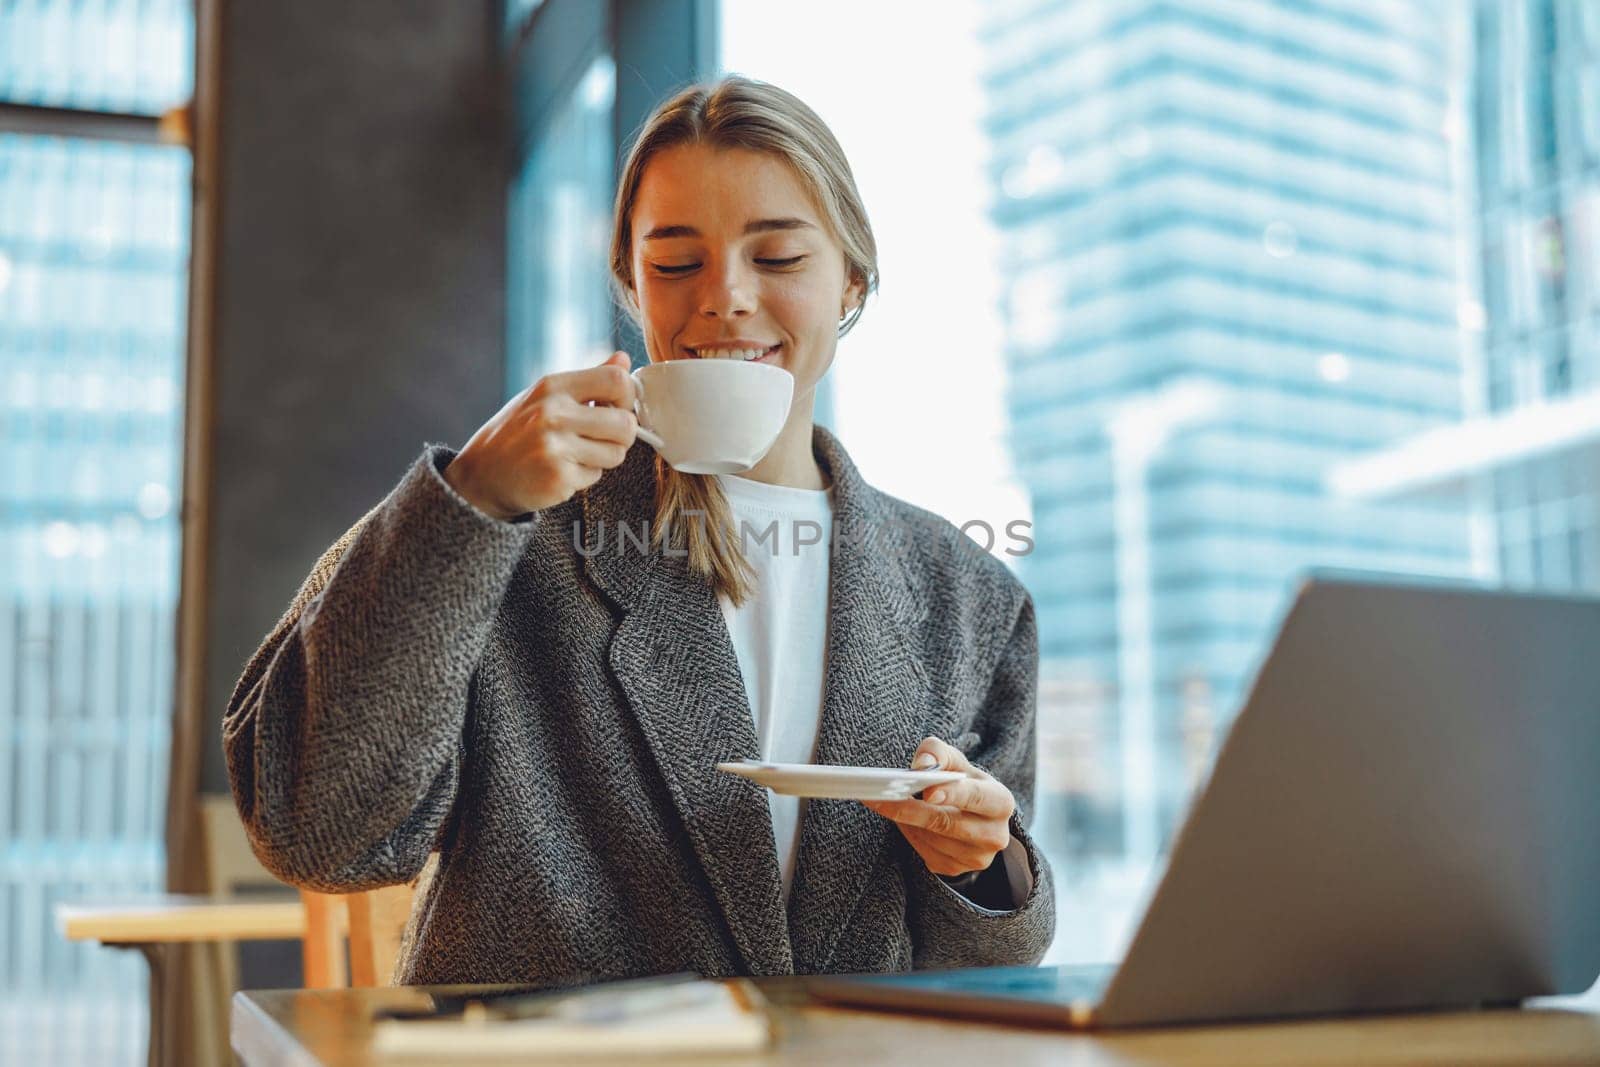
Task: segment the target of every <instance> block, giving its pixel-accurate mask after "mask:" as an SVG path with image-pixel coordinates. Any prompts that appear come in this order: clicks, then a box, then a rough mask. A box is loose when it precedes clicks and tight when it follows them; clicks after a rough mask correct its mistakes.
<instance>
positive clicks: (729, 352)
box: [683, 341, 783, 363]
mask: <svg viewBox="0 0 1600 1067" xmlns="http://www.w3.org/2000/svg"><path fill="white" fill-rule="evenodd" d="M781 348H783V342H782V341H779V342H778V343H777V344H775V345H773V346H772V347H771V348H765V349H761V348H717V347H715V346H711V345H707V346H705V347H701V348H690V347H689V346H687V345H685V346H683V352H684V354H685V355H686V356H687V357H688V358H689V359H730V360H736V361H740V362H744V363H764V362H766V361H767V360H769V359H771V358H772V357H773V356H775V355H777V354H778V351H779V349H781Z"/></svg>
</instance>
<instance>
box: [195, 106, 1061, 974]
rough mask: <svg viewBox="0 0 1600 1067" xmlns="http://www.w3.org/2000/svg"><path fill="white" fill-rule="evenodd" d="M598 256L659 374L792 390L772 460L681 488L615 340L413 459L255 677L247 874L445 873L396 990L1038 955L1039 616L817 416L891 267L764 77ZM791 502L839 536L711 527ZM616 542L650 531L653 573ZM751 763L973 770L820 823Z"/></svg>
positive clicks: (654, 161)
mask: <svg viewBox="0 0 1600 1067" xmlns="http://www.w3.org/2000/svg"><path fill="white" fill-rule="evenodd" d="M611 265H612V272H613V275H614V281H615V284H616V289H617V293H618V296H619V298H620V300H621V301H622V303H623V304H624V306H625V307H626V308H627V309H628V310H629V312H630V313H631V314H633V315H634V317H635V319H636V320H637V321H638V322H639V324H640V327H641V329H642V331H643V333H644V337H645V340H646V345H647V347H648V350H649V355H650V358H651V359H652V360H666V359H705V358H734V354H735V353H738V354H739V355H740V356H741V357H742V356H750V355H755V354H756V353H759V356H758V358H761V359H764V360H767V361H769V362H772V363H776V364H777V365H779V366H782V367H784V368H785V369H787V370H788V371H790V372H791V373H792V374H793V375H794V377H795V401H794V405H793V410H792V412H791V414H790V416H789V419H788V421H787V423H786V424H785V426H784V427H783V430H782V431H781V433H780V435H779V437H778V440H777V443H776V444H775V445H774V446H773V447H772V449H771V451H770V452H769V453H768V454H767V455H766V456H765V458H763V460H762V461H761V463H760V464H759V465H757V466H756V467H755V468H754V469H752V470H751V471H749V472H747V473H746V474H745V475H743V476H741V477H702V476H697V475H686V474H681V473H679V472H677V471H674V470H672V469H671V468H669V467H667V466H665V465H664V464H663V463H661V462H660V461H659V460H658V459H656V458H655V457H654V454H653V453H652V452H651V451H650V449H649V448H648V446H645V445H643V444H640V445H637V446H636V445H635V443H634V437H635V431H636V423H635V420H634V416H633V414H632V404H633V385H632V381H631V379H630V378H629V377H628V375H627V373H626V368H627V366H628V363H627V356H626V354H625V353H616V354H614V355H613V356H612V357H611V358H610V359H608V360H607V361H606V362H605V363H604V364H602V365H600V366H598V367H592V368H588V369H585V370H579V371H575V372H570V373H563V374H553V375H550V376H548V377H546V378H544V379H542V380H541V381H539V382H538V383H537V384H535V385H534V386H533V387H532V388H530V389H528V390H527V391H525V392H523V393H522V394H520V395H519V396H517V397H516V398H515V399H513V400H512V401H511V402H510V403H508V404H507V405H506V406H505V408H503V409H502V410H501V411H500V412H499V413H498V414H496V415H495V416H494V417H493V418H492V419H490V420H489V422H488V423H486V424H485V425H484V426H483V427H482V428H481V429H480V430H479V431H478V432H477V433H476V434H475V435H474V436H473V438H472V439H471V440H470V441H469V442H468V443H467V445H466V446H465V447H464V448H463V449H462V450H461V452H460V453H459V454H456V453H454V452H452V451H451V450H449V449H447V448H442V447H430V448H429V449H427V450H426V451H425V452H424V453H423V455H422V456H421V457H420V458H419V459H418V460H417V462H416V463H415V464H414V465H413V467H412V468H411V470H410V471H409V472H408V473H407V474H406V475H405V477H404V478H403V479H402V480H401V482H400V484H399V485H398V486H397V487H396V488H395V489H394V491H393V492H392V493H391V494H390V495H389V496H388V497H387V498H386V499H385V500H384V501H383V502H382V503H381V504H379V505H378V506H377V507H376V508H375V509H373V511H372V512H370V513H369V514H368V515H367V516H366V517H365V518H363V519H362V520H361V521H360V522H359V523H358V524H357V525H356V526H355V527H354V528H353V529H352V530H351V531H350V532H349V533H347V534H346V535H345V536H344V537H343V538H341V539H340V541H339V542H338V543H337V544H335V545H334V546H333V547H332V548H331V549H330V550H329V551H328V552H327V553H326V554H325V555H324V556H323V558H322V559H321V561H320V562H319V563H318V564H317V566H316V567H315V569H314V570H313V571H312V574H311V576H310V577H309V578H308V579H307V581H306V583H305V585H304V586H303V587H302V588H301V590H300V592H299V594H298V595H297V596H296V598H295V600H294V603H293V604H292V605H291V607H290V609H289V611H288V612H287V613H286V614H285V615H284V617H283V619H282V620H280V622H279V623H278V625H277V627H276V628H275V629H274V631H273V632H272V634H271V635H270V636H269V637H268V638H267V640H266V642H265V644H263V646H262V647H261V649H260V650H259V651H257V653H256V654H255V656H254V657H253V658H252V659H251V661H250V663H249V665H248V666H247V667H246V669H245V672H244V676H243V677H242V678H241V679H240V682H239V685H238V687H237V689H236V690H235V692H234V695H233V699H232V700H231V702H230V705H229V709H228V712H227V716H226V720H225V723H224V744H225V746H226V749H227V757H228V767H229V773H230V775H231V777H232V781H233V789H234V796H235V798H236V800H237V803H238V806H239V810H240V813H241V814H242V816H243V818H244V821H245V825H246V827H247V828H248V830H249V833H250V837H251V840H252V842H253V843H254V845H255V849H256V852H257V854H258V855H259V856H260V857H261V859H262V860H263V862H265V863H266V865H267V866H268V867H269V868H270V869H272V870H273V871H274V872H275V873H277V874H278V875H279V876H281V877H283V878H284V879H286V880H288V881H290V882H294V883H298V884H300V885H305V886H309V887H313V888H317V889H323V890H337V891H351V890H357V889H364V888H370V887H375V886H380V885H384V884H389V883H396V882H401V881H406V880H410V879H412V878H413V877H415V876H416V875H417V874H418V872H419V871H421V870H422V868H423V866H424V864H425V863H426V862H427V860H428V858H429V855H430V853H434V852H437V853H438V855H439V860H438V866H437V873H436V874H435V875H434V876H433V877H432V878H431V880H429V882H428V884H427V888H426V890H425V892H424V893H423V894H422V896H421V898H420V899H419V902H418V904H417V907H416V909H415V911H414V914H413V916H412V928H411V931H410V937H409V938H408V943H409V946H410V947H409V949H408V951H407V953H406V954H405V956H404V958H403V959H402V961H401V964H400V975H399V977H400V978H401V980H403V981H405V982H414V983H421V982H429V983H439V982H484V981H508V982H511V981H514V982H538V983H549V984H566V983H571V982H580V981H592V980H598V979H609V978H621V977H628V976H635V975H645V974H653V973H661V972H668V971H678V970H694V971H699V972H700V973H702V974H707V975H732V974H789V973H816V972H826V971H831V972H852V971H882V970H896V969H899V970H903V969H906V968H910V967H935V966H961V965H978V964H1002V963H1026V962H1034V961H1037V960H1038V958H1039V957H1040V955H1041V954H1042V953H1043V952H1044V950H1045V948H1046V946H1047V945H1048V943H1049V941H1050V938H1051V934H1052V932H1053V929H1054V905H1053V902H1052V892H1051V885H1050V876H1049V871H1048V868H1047V867H1046V865H1045V863H1044V860H1043V859H1042V857H1041V856H1040V855H1039V853H1038V851H1037V850H1036V849H1035V848H1034V846H1033V844H1032V843H1031V842H1030V841H1029V839H1028V837H1027V835H1026V832H1025V830H1024V827H1023V819H1022V815H1021V811H1022V810H1023V809H1025V808H1026V806H1027V804H1028V803H1029V802H1030V801H1031V793H1032V788H1033V749H1034V698H1035V686H1036V677H1037V662H1038V651H1037V640H1036V636H1035V627H1034V616H1033V607H1032V602H1031V600H1030V599H1029V597H1028V595H1027V593H1026V592H1025V591H1024V590H1023V588H1022V587H1021V585H1020V584H1019V583H1018V582H1017V581H1016V580H1015V579H1014V578H1013V577H1012V576H1011V574H1010V572H1009V571H1007V570H1006V568H1005V567H1004V566H1002V565H1001V564H999V563H998V562H997V561H995V560H994V559H993V558H991V557H990V556H988V555H987V554H986V553H984V552H982V551H981V550H980V549H979V548H978V547H977V546H976V545H975V544H973V543H972V542H971V541H970V540H969V539H968V538H966V537H964V536H963V535H961V534H960V533H959V532H958V531H956V530H955V529H954V527H952V526H951V525H950V524H949V523H947V522H945V521H943V520H941V519H938V518H936V517H934V516H932V515H930V514H928V513H926V512H923V511H921V510H920V509H917V508H914V507H912V506H911V505H909V504H906V503H903V502H901V501H899V500H896V499H894V498H892V497H889V496H887V495H886V494H883V493H880V492H879V491H877V490H876V489H873V488H872V487H871V486H869V485H867V484H866V483H865V482H864V481H863V480H862V479H861V476H860V475H859V474H858V473H857V471H856V469H855V467H854V466H853V465H852V464H851V462H850V458H849V456H848V455H847V454H846V453H845V450H844V448H843V446H842V445H841V444H840V443H839V441H838V440H837V439H836V438H835V437H833V436H832V435H831V434H830V433H828V432H827V431H826V430H824V429H822V428H820V427H815V426H813V425H812V421H811V417H812V401H813V396H814V390H815V387H816V385H817V382H818V381H819V380H820V379H821V377H822V375H823V374H824V373H825V372H826V371H827V369H828V366H829V364H830V363H831V362H832V360H833V356H834V349H835V345H836V343H837V340H838V337H839V336H841V335H842V334H843V333H844V332H845V331H846V330H848V328H849V327H850V326H852V325H854V323H855V321H856V319H857V318H858V317H859V316H860V314H861V309H862V305H863V301H864V299H865V297H866V296H867V294H868V293H869V292H871V291H872V290H873V289H874V288H875V286H876V281H877V269H876V263H875V249H874V245H873V241H872V234H871V230H870V228H869V226H868V223H867V218H866V214H865V211H864V210H863V207H862V204H861V201H860V197H859V195H858V193H857V191H856V188H855V184H854V180H853V178H852V177H851V175H850V171H849V167H848V164H847V163H846V161H845V159H844V156H843V153H842V152H841V150H840V148H839V146H838V144H837V142H836V141H835V140H834V138H833V136H832V134H831V133H830V132H829V131H828V129H827V128H826V127H825V126H824V125H823V123H822V122H821V120H820V119H818V118H817V116H816V115H815V114H814V113H812V112H811V110H810V109H809V108H807V107H806V106H805V105H804V104H802V103H801V102H800V101H799V100H797V99H795V98H794V97H793V96H791V95H789V94H787V93H785V92H782V91H781V90H778V89H776V88H773V87H771V86H768V85H764V84H762V83H759V82H753V81H749V80H746V79H741V78H728V79H724V80H722V81H720V82H718V83H716V84H714V85H710V86H701V87H695V88H691V89H689V90H686V91H684V92H683V93H681V94H679V95H678V96H676V97H674V98H673V99H671V100H669V101H667V102H666V103H664V104H663V105H662V106H661V107H660V108H659V109H658V110H657V112H656V113H655V114H654V115H653V116H652V118H651V119H650V121H649V122H648V123H647V125H646V126H645V128H644V130H643V131H642V133H641V135H640V137H639V139H638V142H637V144H636V145H635V147H634V148H633V150H632V153H631V155H630V157H629V159H628V162H627V164H626V167H625V169H624V173H623V176H622V179H621V182H620V186H619V189H618V193H617V199H616V217H615V235H614V241H613V248H612V257H611ZM696 511H698V512H701V513H703V514H704V515H705V516H706V517H707V518H706V521H703V522H689V521H686V516H687V515H688V514H689V513H691V512H696ZM770 516H776V517H778V518H783V519H793V520H796V521H799V520H801V519H807V520H827V519H831V522H828V521H818V522H817V523H816V525H817V527H818V528H819V529H821V530H825V531H826V533H827V534H828V536H827V537H826V538H824V540H823V542H822V544H821V546H808V548H811V549H812V550H810V551H807V552H806V553H805V554H804V555H791V554H788V553H790V552H791V549H790V548H789V546H788V545H787V544H782V545H780V547H781V548H782V551H783V553H784V554H781V555H775V554H772V553H770V552H767V553H765V554H763V552H762V551H761V546H757V548H756V550H755V551H754V552H749V551H746V550H745V546H742V545H741V544H740V543H739V542H740V539H738V538H729V537H718V536H716V533H717V531H719V530H733V529H739V527H738V525H737V524H736V523H735V520H737V519H741V518H742V519H746V520H749V519H756V520H760V519H763V518H766V517H770ZM624 523H625V524H629V527H630V528H631V529H633V530H642V529H644V527H645V524H646V523H649V524H650V528H651V529H652V531H653V535H652V536H653V538H654V540H653V541H652V542H651V544H650V545H649V550H648V551H640V550H639V549H638V545H637V543H632V544H629V543H627V542H625V541H622V540H620V539H617V538H616V533H615V532H616V531H617V530H618V528H619V526H620V525H621V524H624ZM761 525H765V524H764V523H762V524H761ZM757 528H759V527H757ZM608 530H610V531H612V533H611V534H610V535H609V536H608V534H607V531H608ZM780 536H781V535H780ZM758 757H759V758H777V759H791V760H798V761H809V760H814V761H815V762H817V763H835V764H865V765H873V766H904V765H905V764H906V762H907V761H909V762H911V764H912V765H913V766H917V767H925V766H936V767H945V768H954V769H957V770H960V771H963V772H965V775H966V777H965V778H964V779H963V780H961V781H959V782H956V783H953V784H952V785H950V786H947V787H943V788H942V789H939V790H935V791H930V793H929V795H928V796H927V798H926V799H923V800H907V801H901V802H895V803H873V804H870V805H869V804H864V803H857V802H851V801H831V800H817V801H811V802H809V803H808V804H807V805H806V806H805V807H804V808H803V809H802V807H801V805H799V804H798V803H795V802H792V801H788V802H786V801H785V800H784V799H783V798H778V797H772V796H769V794H767V792H766V791H765V790H762V789H760V788H758V787H756V786H754V785H753V784H751V783H749V782H746V781H744V780H742V779H739V778H735V777H733V776H730V775H727V774H723V773H720V772H718V771H717V770H715V768H714V765H715V764H716V763H717V762H719V761H723V760H737V759H742V758H758Z"/></svg>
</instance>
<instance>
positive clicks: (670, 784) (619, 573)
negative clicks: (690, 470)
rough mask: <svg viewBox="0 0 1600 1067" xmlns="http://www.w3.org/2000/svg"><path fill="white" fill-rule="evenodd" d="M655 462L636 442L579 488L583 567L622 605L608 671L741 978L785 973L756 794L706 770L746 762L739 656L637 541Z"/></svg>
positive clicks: (778, 904) (672, 562)
mask: <svg viewBox="0 0 1600 1067" xmlns="http://www.w3.org/2000/svg"><path fill="white" fill-rule="evenodd" d="M653 463H654V458H653V454H652V453H651V452H650V450H649V448H648V447H647V446H645V445H642V444H641V445H637V446H635V447H634V449H633V450H632V451H631V453H630V454H629V456H628V458H627V459H626V460H625V461H624V463H623V464H622V465H621V466H620V467H618V468H616V469H615V470H614V471H613V472H612V474H611V475H610V476H608V477H606V478H603V479H602V480H601V481H600V482H597V483H596V484H595V485H594V486H593V487H591V488H590V490H589V491H587V492H586V493H585V494H584V498H583V509H582V510H583V527H584V528H583V533H582V542H581V543H582V544H583V546H584V547H583V553H584V555H585V557H586V558H585V565H586V567H587V569H588V571H589V573H590V575H591V576H592V577H593V578H594V579H595V581H596V583H597V584H598V585H599V586H600V587H601V589H602V590H603V591H604V592H605V593H606V595H607V597H608V598H609V599H610V600H611V602H612V603H613V604H614V605H615V606H616V607H617V608H618V610H620V611H621V613H622V617H621V619H620V620H619V621H618V623H617V627H616V630H615V632H614V634H613V636H612V640H611V647H610V650H609V654H608V655H609V661H610V665H611V669H612V671H613V673H614V674H615V676H616V679H617V681H618V682H619V683H620V685H621V688H622V691H623V693H624V694H625V696H626V698H627V701H628V705H629V707H630V708H631V709H632V711H633V714H634V716H635V717H636V719H637V720H638V722H639V726H640V728H641V730H642V731H643V733H644V736H645V739H646V742H647V743H648V744H649V746H650V749H651V751H652V753H653V755H654V757H655V761H656V765H657V767H658V768H659V770H660V772H661V776H662V778H663V780H664V781H665V783H666V786H667V788H668V791H669V792H670V794H671V796H672V801H673V804H674V805H675V806H676V807H677V810H678V814H679V817H680V818H681V819H682V821H683V825H684V828H685V830H686V831H687V833H688V837H689V841H690V843H691V845H692V846H693V848H694V851H695V855H696V856H697V857H698V859H699V861H700V864H701V866H702V868H703V869H704V870H705V874H706V878H707V881H708V882H709V884H710V888H711V892H712V894H713V896H714V897H715V899H716V901H717V904H718V905H719V906H720V908H721V909H722V912H723V914H724V916H725V917H726V919H727V923H728V929H729V932H730V933H731V935H732V937H733V941H734V943H735V945H736V946H737V947H738V950H739V952H740V954H741V955H742V956H743V957H744V961H745V965H746V967H747V969H748V970H749V972H750V973H752V974H792V973H794V958H793V955H792V952H791V949H790V944H789V937H788V925H787V922H786V916H785V911H784V905H783V891H782V882H781V876H780V874H779V870H778V855H777V848H776V846H775V844H774V843H773V837H772V821H771V817H770V814H769V812H768V809H767V798H766V793H765V791H764V790H762V789H760V788H758V787H757V786H755V785H754V784H753V783H750V782H747V781H745V780H743V779H741V778H737V777H735V776H733V775H730V774H724V773H722V772H721V771H718V770H716V764H718V763H721V762H723V761H727V760H740V759H756V758H759V756H760V752H759V750H758V748H757V744H756V734H755V724H754V719H753V717H752V716H751V714H750V708H749V703H748V701H747V700H746V698H745V690H744V683H743V680H742V677H741V675H740V671H739V662H738V658H737V656H736V655H735V653H734V650H733V644H732V641H731V640H730V638H729V636H728V628H727V625H726V623H724V621H723V618H722V611H721V608H720V607H719V605H718V604H717V601H716V596H715V594H714V593H713V592H712V590H711V588H710V586H709V585H708V584H707V583H706V582H705V581H704V580H703V579H701V578H699V577H697V576H694V575H692V574H690V573H689V571H688V568H687V566H686V565H685V562H684V560H683V558H682V557H678V556H668V555H666V554H665V553H664V552H662V551H660V550H659V549H657V548H656V547H655V546H653V545H650V544H649V543H648V541H647V542H646V544H647V547H646V548H644V549H640V548H638V547H637V545H636V543H635V542H634V541H631V540H625V539H623V538H622V537H621V534H622V530H621V527H620V524H622V523H626V524H627V525H628V529H629V530H631V531H632V532H633V533H634V534H636V535H638V536H639V537H640V538H641V539H642V538H645V537H646V536H647V535H646V531H647V529H649V527H647V526H646V523H650V524H651V525H653V513H654V507H655V504H654V500H655V472H654V468H653Z"/></svg>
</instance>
